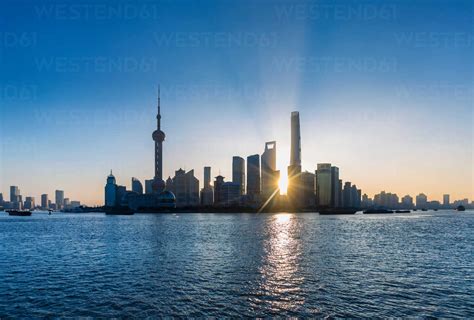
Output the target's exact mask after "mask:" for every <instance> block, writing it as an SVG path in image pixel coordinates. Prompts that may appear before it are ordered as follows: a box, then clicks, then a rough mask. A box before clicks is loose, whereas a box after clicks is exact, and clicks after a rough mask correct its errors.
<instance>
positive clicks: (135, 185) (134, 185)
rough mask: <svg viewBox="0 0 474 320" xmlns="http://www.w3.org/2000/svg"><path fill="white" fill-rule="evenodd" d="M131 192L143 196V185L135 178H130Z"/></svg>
mask: <svg viewBox="0 0 474 320" xmlns="http://www.w3.org/2000/svg"><path fill="white" fill-rule="evenodd" d="M132 191H133V192H136V193H138V194H143V185H142V183H141V182H140V180H138V179H137V178H132Z"/></svg>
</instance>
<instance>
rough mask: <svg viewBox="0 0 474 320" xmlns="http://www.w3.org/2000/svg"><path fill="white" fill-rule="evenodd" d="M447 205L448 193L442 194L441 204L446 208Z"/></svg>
mask: <svg viewBox="0 0 474 320" xmlns="http://www.w3.org/2000/svg"><path fill="white" fill-rule="evenodd" d="M449 205H450V203H449V194H443V206H444V207H446V208H448V207H449Z"/></svg>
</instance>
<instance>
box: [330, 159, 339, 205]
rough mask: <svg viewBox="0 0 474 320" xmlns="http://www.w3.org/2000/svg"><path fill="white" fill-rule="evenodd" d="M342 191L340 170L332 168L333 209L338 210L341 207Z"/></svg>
mask: <svg viewBox="0 0 474 320" xmlns="http://www.w3.org/2000/svg"><path fill="white" fill-rule="evenodd" d="M340 193H341V190H340V188H339V168H338V167H335V166H332V167H331V207H333V208H337V207H340V206H341V203H340V202H339V200H340V198H341V196H340Z"/></svg>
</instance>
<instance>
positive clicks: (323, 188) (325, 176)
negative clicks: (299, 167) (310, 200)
mask: <svg viewBox="0 0 474 320" xmlns="http://www.w3.org/2000/svg"><path fill="white" fill-rule="evenodd" d="M331 181H332V178H331V164H330V163H318V169H317V170H316V203H317V204H318V206H322V207H329V206H331V194H332V187H331Z"/></svg>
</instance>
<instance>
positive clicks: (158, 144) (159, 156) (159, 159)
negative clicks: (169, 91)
mask: <svg viewBox="0 0 474 320" xmlns="http://www.w3.org/2000/svg"><path fill="white" fill-rule="evenodd" d="M152 137H153V141H155V177H154V178H153V183H152V189H153V192H154V193H160V192H162V191H163V190H164V189H165V182H164V181H163V141H165V133H164V132H163V131H161V113H160V87H159V86H158V114H157V115H156V130H155V131H154V132H153V135H152Z"/></svg>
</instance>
